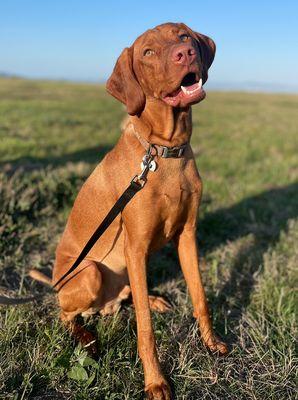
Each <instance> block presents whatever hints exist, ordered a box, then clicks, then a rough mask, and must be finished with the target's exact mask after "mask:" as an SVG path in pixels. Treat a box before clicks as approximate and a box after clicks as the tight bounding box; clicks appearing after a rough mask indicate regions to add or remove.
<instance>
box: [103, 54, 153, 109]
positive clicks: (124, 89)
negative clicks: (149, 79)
mask: <svg viewBox="0 0 298 400" xmlns="http://www.w3.org/2000/svg"><path fill="white" fill-rule="evenodd" d="M106 88H107V91H108V92H109V93H110V94H111V95H112V96H114V97H116V99H117V100H120V101H121V102H122V103H124V104H125V105H126V109H127V112H128V114H130V115H139V114H141V112H142V111H143V109H144V107H145V102H146V98H145V94H144V92H143V90H142V88H141V86H140V84H139V82H138V81H137V78H136V76H135V74H134V71H133V58H132V48H131V47H129V48H128V47H127V48H125V49H124V50H123V51H122V53H121V55H120V57H119V58H118V60H117V62H116V65H115V67H114V70H113V73H112V75H111V76H110V78H109V79H108V81H107V84H106Z"/></svg>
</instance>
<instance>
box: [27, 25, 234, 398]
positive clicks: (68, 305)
mask: <svg viewBox="0 0 298 400" xmlns="http://www.w3.org/2000/svg"><path fill="white" fill-rule="evenodd" d="M181 32H186V33H188V34H189V35H190V37H189V39H187V40H188V43H187V44H186V45H185V46H188V47H185V48H184V44H181V43H180V42H179V40H180V39H179V37H180V36H179V35H180V34H181ZM147 42H150V46H151V47H152V46H153V48H155V49H156V54H155V55H154V57H153V58H151V59H150V60H149V59H148V60H149V61H147V59H146V60H145V59H144V55H143V54H144V48H146V46H147ZM152 43H153V44H152ZM154 46H155V47H154ZM161 48H162V49H163V52H162V53H159V51H160V49H161ZM190 48H191V49H192V53H193V52H195V60H194V61H193V60H192V61H189V62H188V61H187V60H186V61H187V62H185V63H184V62H183V63H181V62H180V61H179V63H178V62H176V61H175V62H174V61H173V56H172V54H173V51H176V53H177V51H180V49H181V51H184V49H186V50H185V51H189V50H188V49H190ZM199 48H200V49H201V50H200V54H199V50H198V49H199ZM177 49H178V50H177ZM214 52H215V45H214V43H213V41H212V40H211V39H210V38H207V37H206V36H204V35H201V34H198V33H195V32H193V31H191V30H190V29H189V28H188V27H186V26H185V25H183V24H164V25H161V26H159V27H157V28H155V29H154V30H150V31H148V32H146V33H145V34H143V35H142V36H140V37H139V38H138V39H137V40H136V42H135V43H134V44H133V46H132V47H130V48H129V49H125V50H124V52H123V53H122V55H121V56H120V57H119V59H118V61H117V64H116V67H115V69H114V72H113V74H112V76H111V78H110V79H109V81H108V83H107V88H108V91H109V92H110V93H111V94H112V95H113V96H115V97H116V98H118V99H119V100H120V101H122V102H123V103H124V104H125V105H126V106H127V109H128V112H129V113H130V114H131V116H130V117H129V119H128V120H126V121H125V122H124V124H123V132H122V134H121V137H120V139H119V141H118V143H117V144H116V146H115V147H114V148H113V149H112V151H110V152H109V153H108V154H107V155H106V156H105V158H104V159H103V161H102V162H101V163H100V164H99V165H98V166H97V168H96V169H95V170H94V171H93V173H92V174H91V175H90V177H89V178H88V179H87V181H86V182H85V184H84V185H83V187H82V188H81V190H80V192H79V194H78V196H77V198H76V200H75V203H74V206H73V209H72V211H71V213H70V216H69V219H68V222H67V225H66V228H65V231H64V233H63V236H62V238H61V241H60V243H59V245H58V247H57V253H56V262H55V266H54V270H53V283H54V282H56V281H57V280H58V279H59V278H60V277H61V276H62V275H63V274H64V273H65V272H66V271H67V270H68V269H69V268H70V266H71V265H72V263H73V262H74V260H75V259H76V257H77V256H78V255H79V253H80V251H81V249H82V248H83V247H84V245H85V243H86V242H87V240H88V239H89V238H90V236H91V235H92V233H93V232H94V230H95V229H96V228H97V226H98V225H99V223H100V222H101V221H102V219H103V218H104V217H105V215H106V214H107V213H108V211H109V209H110V208H111V207H112V206H113V204H114V203H115V201H116V200H117V199H118V198H119V196H120V195H121V194H122V192H123V191H124V190H125V189H126V187H127V186H128V184H129V182H130V180H131V178H132V177H133V176H134V175H135V174H136V173H139V172H140V162H141V160H142V157H143V156H144V153H145V150H144V148H143V147H142V145H141V144H140V142H139V141H138V139H137V138H136V136H135V134H134V129H135V130H137V132H138V133H139V134H140V135H141V136H142V137H143V138H144V139H146V140H147V141H149V142H151V143H156V144H159V145H165V146H170V147H172V146H179V145H181V144H183V143H185V142H187V141H189V140H190V137H191V133H192V121H191V107H190V105H191V104H193V103H191V104H187V102H186V103H185V102H181V107H180V108H174V107H172V106H170V105H168V104H166V102H165V101H164V100H163V99H162V96H163V93H164V92H165V91H168V93H170V92H171V91H173V90H174V89H175V88H176V87H177V85H180V82H181V80H182V78H183V77H184V76H185V74H187V73H188V72H189V71H191V72H194V73H196V74H197V76H198V77H200V76H203V78H204V79H203V81H206V79H207V71H208V68H209V67H210V65H211V63H212V60H213V57H214ZM176 53H175V54H176ZM201 57H203V59H201ZM148 63H149V64H150V63H151V64H150V66H149V64H148ZM200 100H202V98H201V99H200ZM198 101H199V100H198ZM156 162H157V164H158V169H157V170H156V171H155V172H152V173H149V175H148V182H147V184H146V186H145V187H144V189H142V190H141V191H140V192H139V193H138V194H137V195H136V196H135V197H134V198H133V199H132V200H131V202H130V203H129V204H128V205H127V206H126V208H125V209H124V211H123V213H122V215H121V216H119V217H118V218H116V220H115V221H114V222H113V223H112V224H111V226H110V227H109V229H108V230H107V231H106V232H105V233H104V235H103V236H102V237H101V238H100V239H99V240H98V242H97V243H96V244H95V246H94V247H93V248H92V250H91V251H90V253H89V254H88V256H87V257H86V259H85V260H84V261H83V262H82V263H81V265H80V266H79V268H78V269H77V270H76V271H75V272H73V273H72V274H71V275H70V277H68V278H67V279H66V281H64V282H62V284H61V285H60V288H59V289H60V290H59V292H58V299H59V303H60V307H61V319H62V320H63V321H64V322H65V323H67V324H68V325H69V327H70V329H71V331H72V332H73V333H74V335H75V337H76V338H77V339H78V340H81V341H82V342H83V343H84V344H86V342H88V340H89V341H92V345H93V344H94V342H93V337H91V336H90V334H89V333H87V332H86V331H84V330H83V328H81V327H79V326H78V325H77V324H76V323H75V321H74V318H75V316H76V315H79V314H83V315H89V314H92V313H94V312H96V311H99V312H100V313H102V314H109V313H112V312H115V311H116V310H118V309H119V307H120V304H121V301H122V300H124V299H126V298H128V297H129V296H130V292H131V293H132V297H133V302H134V306H135V311H136V319H137V329H138V349H139V354H140V357H141V359H142V362H143V367H144V376H145V391H146V392H147V395H148V397H149V398H150V399H166V400H168V399H170V398H171V392H170V388H169V385H168V383H167V382H166V380H165V378H164V376H163V374H162V372H161V368H160V365H159V361H158V356H157V351H156V346H155V339H154V332H153V329H152V323H151V316H150V308H152V309H155V310H158V311H167V309H168V308H169V304H168V303H166V302H165V301H164V300H163V299H161V298H155V297H153V296H151V297H150V296H149V294H148V288H147V279H146V262H147V258H148V255H149V254H150V252H152V251H153V250H157V249H159V248H161V247H162V246H164V245H165V244H166V243H167V242H169V241H170V240H173V241H174V242H175V243H176V246H177V250H178V254H179V259H180V262H181V267H182V271H183V273H184V276H185V279H186V282H187V285H188V288H189V291H190V295H191V299H192V302H193V306H194V316H195V317H196V318H197V320H198V324H199V327H200V331H201V335H202V338H203V341H204V342H205V344H206V345H207V346H208V347H209V348H210V349H212V350H217V351H219V352H221V353H225V352H226V351H227V348H226V346H225V344H224V343H222V342H221V341H219V340H218V338H217V337H216V336H215V334H214V333H213V330H212V326H211V322H210V317H209V311H208V305H207V300H206V296H205V292H204V288H203V284H202V279H201V275H200V271H199V263H198V250H197V245H196V218H197V210H198V206H199V203H200V199H201V195H202V182H201V178H200V176H199V173H198V170H197V167H196V163H195V160H194V157H193V153H192V150H191V147H190V146H188V147H187V149H186V152H185V154H184V155H183V157H182V158H176V159H175V158H169V159H165V158H158V159H156ZM34 275H35V277H37V278H39V280H42V279H44V278H42V277H41V276H40V275H36V274H34ZM31 276H32V274H31ZM198 345H199V344H198Z"/></svg>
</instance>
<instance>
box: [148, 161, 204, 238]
mask: <svg viewBox="0 0 298 400" xmlns="http://www.w3.org/2000/svg"><path fill="white" fill-rule="evenodd" d="M158 192H159V193H158V196H159V198H160V202H159V204H158V206H159V207H158V206H157V207H158V208H159V209H158V210H157V209H156V211H158V212H159V214H160V217H161V218H160V224H161V225H160V226H159V232H160V233H161V234H162V236H163V239H164V240H169V239H171V238H172V237H173V236H174V235H175V233H176V232H177V230H179V229H180V228H181V227H182V226H183V225H184V224H185V223H186V222H187V220H189V219H190V218H191V217H192V215H193V217H194V218H195V216H196V210H197V208H198V205H199V200H200V196H201V180H200V177H199V174H198V172H197V169H196V167H195V165H193V164H192V163H191V164H190V165H188V167H187V168H183V169H179V170H178V171H175V173H174V172H173V173H172V174H165V176H162V179H161V185H160V187H159V191H158Z"/></svg>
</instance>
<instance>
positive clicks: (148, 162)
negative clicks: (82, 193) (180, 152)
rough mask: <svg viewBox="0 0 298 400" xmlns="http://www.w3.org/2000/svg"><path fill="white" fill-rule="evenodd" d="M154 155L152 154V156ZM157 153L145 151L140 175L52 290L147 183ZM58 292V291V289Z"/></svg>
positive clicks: (78, 262) (135, 178)
mask: <svg viewBox="0 0 298 400" xmlns="http://www.w3.org/2000/svg"><path fill="white" fill-rule="evenodd" d="M153 153H154V154H153ZM156 154H157V151H156V149H155V147H154V145H151V146H150V147H149V149H148V150H147V153H146V154H145V156H144V157H143V161H142V171H141V173H140V175H135V176H134V177H133V179H132V180H131V182H130V185H129V186H128V188H127V189H126V190H125V191H124V192H123V193H122V195H121V196H120V197H119V199H118V200H117V201H116V203H115V204H114V205H113V207H112V208H111V209H110V211H109V212H108V214H107V215H106V217H105V218H104V220H103V221H102V222H101V224H100V225H99V227H98V228H97V229H96V231H95V232H94V233H93V235H92V236H91V237H90V239H89V240H88V242H87V243H86V244H85V246H84V248H83V250H82V251H81V253H80V254H79V256H78V258H77V259H76V260H75V262H74V263H73V265H72V266H71V267H70V268H69V270H68V271H67V272H65V274H64V275H62V276H61V278H60V279H58V281H57V282H56V283H55V284H54V285H53V289H54V288H56V287H57V286H58V285H59V283H61V282H62V281H63V280H64V279H65V278H66V277H67V276H68V275H69V274H71V273H72V272H73V271H74V270H75V269H76V268H77V267H78V266H79V265H80V263H81V262H82V261H83V259H84V258H85V257H86V255H87V254H88V253H89V251H90V250H91V249H92V247H93V246H94V245H95V243H96V242H97V241H98V239H99V238H100V237H101V236H102V235H103V233H104V232H105V231H106V230H107V229H108V227H109V226H110V225H111V223H112V222H113V221H114V219H115V218H116V217H117V216H118V215H119V214H120V213H121V212H122V211H123V209H124V207H125V206H126V205H127V204H128V203H129V202H130V200H131V199H132V198H133V197H134V196H135V194H137V193H138V192H139V191H140V190H141V189H142V188H143V187H144V186H145V184H146V182H147V174H148V172H149V170H150V166H151V169H152V162H153V159H154V157H155V156H156ZM58 290H59V289H58Z"/></svg>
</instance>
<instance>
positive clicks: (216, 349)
mask: <svg viewBox="0 0 298 400" xmlns="http://www.w3.org/2000/svg"><path fill="white" fill-rule="evenodd" d="M203 342H204V344H205V346H206V347H208V349H209V350H210V351H212V353H219V354H220V355H223V356H224V355H226V354H228V352H229V349H228V346H227V344H226V343H225V342H223V341H222V340H221V339H220V338H219V337H218V336H216V335H215V334H212V335H211V336H209V337H208V338H206V339H204V338H203Z"/></svg>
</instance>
